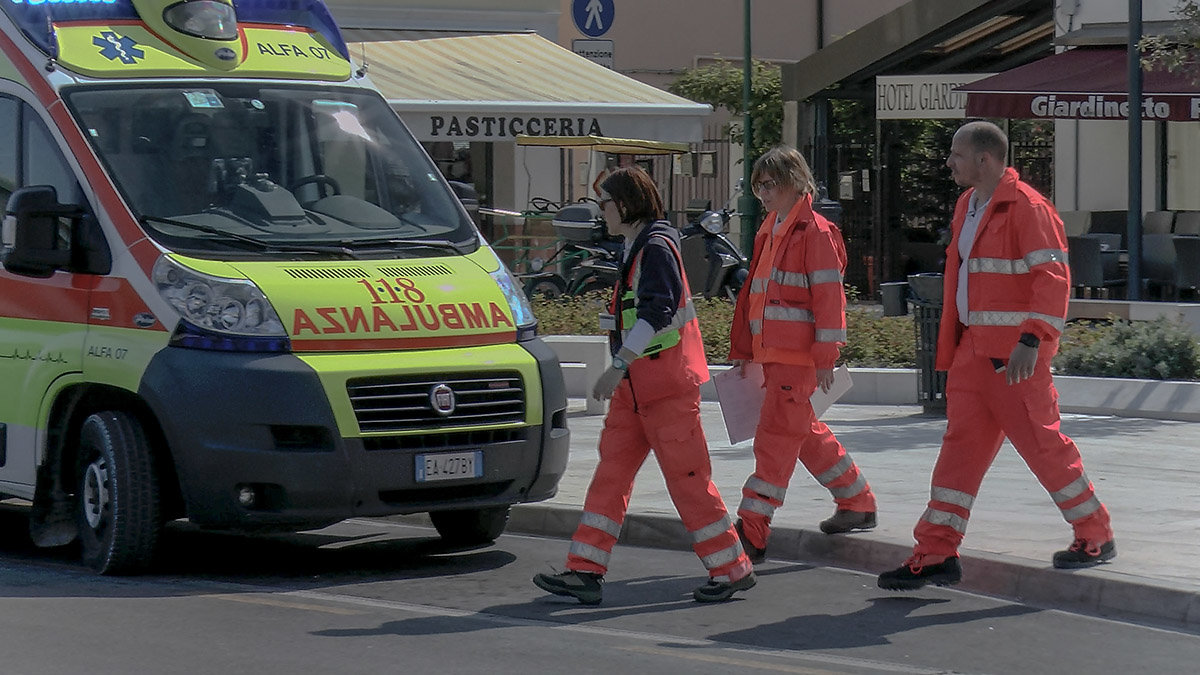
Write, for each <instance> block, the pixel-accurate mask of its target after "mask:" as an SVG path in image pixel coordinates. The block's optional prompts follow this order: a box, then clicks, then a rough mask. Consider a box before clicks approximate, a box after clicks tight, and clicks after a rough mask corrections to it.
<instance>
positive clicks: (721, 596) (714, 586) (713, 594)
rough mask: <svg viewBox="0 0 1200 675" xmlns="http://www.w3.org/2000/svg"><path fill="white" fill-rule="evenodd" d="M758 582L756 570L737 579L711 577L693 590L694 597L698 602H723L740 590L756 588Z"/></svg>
mask: <svg viewBox="0 0 1200 675" xmlns="http://www.w3.org/2000/svg"><path fill="white" fill-rule="evenodd" d="M756 583H758V578H756V577H755V576H754V572H751V573H750V574H747V575H746V576H744V577H742V578H741V579H738V580H737V581H717V580H715V579H709V580H708V583H707V584H704V585H703V586H701V587H700V588H697V589H696V590H694V591H692V597H693V598H695V599H696V602H722V601H724V600H728V599H729V598H732V597H733V594H734V593H737V592H738V591H745V590H748V589H751V588H754V584H756Z"/></svg>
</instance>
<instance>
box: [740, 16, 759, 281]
mask: <svg viewBox="0 0 1200 675" xmlns="http://www.w3.org/2000/svg"><path fill="white" fill-rule="evenodd" d="M744 6H745V11H744V15H745V16H744V17H743V19H742V25H743V38H744V45H743V47H742V53H743V54H744V57H743V58H742V109H743V110H744V112H745V114H744V115H743V116H742V196H741V197H739V198H738V213H739V214H741V215H740V220H739V222H740V223H741V227H742V253H744V254H745V255H746V257H747V258H749V257H750V256H751V255H752V254H753V252H754V233H755V230H756V229H758V218H759V216H758V200H757V199H755V198H754V188H753V187H752V186H751V185H750V176H751V174H752V173H753V171H754V160H755V159H758V158H757V157H751V156H750V147H751V145H753V143H754V126H753V124H754V122H753V119H752V117H753V116H752V115H751V114H750V75H751V72H752V71H753V68H752V66H751V54H752V53H753V52H752V51H751V49H750V44H751V43H750V0H744Z"/></svg>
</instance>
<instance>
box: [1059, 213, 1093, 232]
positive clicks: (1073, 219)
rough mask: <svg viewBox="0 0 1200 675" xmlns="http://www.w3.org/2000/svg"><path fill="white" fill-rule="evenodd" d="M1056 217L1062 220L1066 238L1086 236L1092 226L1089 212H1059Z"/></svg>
mask: <svg viewBox="0 0 1200 675" xmlns="http://www.w3.org/2000/svg"><path fill="white" fill-rule="evenodd" d="M1058 217H1059V218H1062V221H1063V229H1065V230H1066V231H1067V236H1068V237H1078V236H1080V235H1083V234H1087V231H1088V228H1089V227H1091V225H1092V212H1091V211H1059V212H1058Z"/></svg>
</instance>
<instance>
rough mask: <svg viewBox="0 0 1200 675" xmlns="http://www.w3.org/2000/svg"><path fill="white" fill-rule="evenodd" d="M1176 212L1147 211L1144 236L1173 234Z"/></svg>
mask: <svg viewBox="0 0 1200 675" xmlns="http://www.w3.org/2000/svg"><path fill="white" fill-rule="evenodd" d="M1174 223H1175V212H1174V211H1147V212H1146V215H1145V217H1144V218H1142V234H1171V226H1172V225H1173V224H1174Z"/></svg>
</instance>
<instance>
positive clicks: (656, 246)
mask: <svg viewBox="0 0 1200 675" xmlns="http://www.w3.org/2000/svg"><path fill="white" fill-rule="evenodd" d="M600 187H601V189H602V193H601V201H600V203H601V205H602V209H603V212H604V218H605V221H606V222H607V224H608V229H609V232H611V233H613V234H614V235H619V236H622V237H624V238H625V242H626V244H625V260H624V262H623V263H622V265H621V276H620V280H619V281H618V283H617V287H616V289H615V290H614V291H613V296H612V304H611V306H610V310H611V312H612V315H613V316H612V319H613V321H614V322H615V325H614V326H613V327H612V328H613V330H612V331H611V332H610V342H611V347H612V352H613V358H612V363H613V365H612V366H610V367H609V368H608V369H606V370H605V372H604V373H603V374H602V375H601V376H600V378H599V380H598V381H597V382H596V385H595V387H594V388H593V394H594V395H595V396H596V397H597V398H610V397H611V398H612V403H611V405H610V406H609V410H608V416H607V417H605V418H604V431H603V432H601V434H600V461H599V463H598V464H597V465H596V471H595V474H594V475H593V476H592V482H591V485H589V486H588V491H587V497H586V498H585V499H584V503H583V516H582V517H581V518H580V523H579V527H578V528H577V529H576V530H575V534H574V536H573V537H572V538H571V549H570V551H569V552H568V554H567V565H566V566H567V571H565V572H561V573H559V574H544V573H543V574H538V575H536V576H534V578H533V583H534V584H536V585H537V586H538V588H541V589H542V590H544V591H548V592H550V593H554V594H555V595H566V596H572V597H574V598H576V599H577V600H579V601H580V602H582V603H584V604H589V605H590V604H598V603H599V602H600V601H601V595H602V588H601V585H600V583H601V579H602V577H603V575H604V574H605V572H607V571H608V561H609V557H610V556H611V554H612V549H613V546H614V545H615V544H616V543H617V538H618V537H619V536H620V534H621V524H622V522H624V520H625V512H626V510H627V509H628V508H629V496H630V493H631V492H632V491H633V480H634V477H635V476H636V475H637V472H638V469H640V468H641V466H642V464H643V463H644V462H645V461H646V457H647V455H648V454H649V453H650V450H651V449H653V450H654V455H655V457H656V458H657V459H658V465H659V467H660V468H661V469H662V472H663V478H664V479H665V481H666V483H667V490H668V492H670V494H671V501H672V502H674V503H675V508H676V509H677V510H678V511H679V517H680V519H681V520H682V521H683V525H684V527H685V528H687V530H688V532H689V534H690V535H691V537H692V550H694V551H695V552H696V555H697V556H699V557H700V560H701V562H702V563H703V564H704V566H705V568H707V569H708V574H709V581H708V583H707V584H705V585H703V586H700V587H699V588H697V589H696V590H695V591H693V593H692V597H693V598H694V599H695V600H696V601H697V602H720V601H723V600H728V599H729V598H730V597H732V596H733V594H734V593H736V592H739V591H745V590H748V589H749V588H751V587H753V586H754V584H755V576H754V569H753V566H752V565H751V563H750V560H749V559H748V558H747V557H746V553H745V551H743V549H742V546H741V543H740V542H739V540H738V535H737V532H736V530H734V527H733V522H732V520H731V519H730V517H729V513H728V511H727V510H726V509H725V502H724V501H723V500H722V499H721V494H720V492H718V491H717V488H716V486H715V485H714V484H713V482H712V463H711V461H710V460H709V456H708V444H707V442H706V441H705V438H704V428H703V427H702V426H701V423H700V385H701V384H703V383H704V382H705V381H707V380H708V361H707V359H706V358H705V355H704V343H703V341H702V339H701V337H700V323H699V321H698V320H697V318H696V310H695V307H694V306H693V305H692V299H691V293H690V292H689V290H688V285H687V278H686V277H685V275H684V274H683V259H682V258H681V257H680V253H679V231H678V230H677V229H676V228H675V227H673V226H672V225H671V224H670V223H668V222H666V221H664V220H662V217H663V205H662V200H661V198H660V197H659V195H658V190H657V189H656V188H655V186H654V182H653V181H652V180H651V179H650V176H649V175H648V174H647V173H646V172H645V171H643V170H641V169H640V168H637V167H631V168H622V169H617V170H615V171H613V172H612V173H610V174H609V175H608V177H607V178H605V179H604V181H603V183H602V184H601V186H600Z"/></svg>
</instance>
